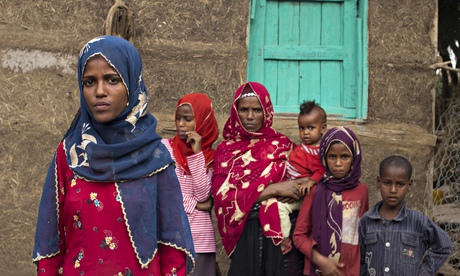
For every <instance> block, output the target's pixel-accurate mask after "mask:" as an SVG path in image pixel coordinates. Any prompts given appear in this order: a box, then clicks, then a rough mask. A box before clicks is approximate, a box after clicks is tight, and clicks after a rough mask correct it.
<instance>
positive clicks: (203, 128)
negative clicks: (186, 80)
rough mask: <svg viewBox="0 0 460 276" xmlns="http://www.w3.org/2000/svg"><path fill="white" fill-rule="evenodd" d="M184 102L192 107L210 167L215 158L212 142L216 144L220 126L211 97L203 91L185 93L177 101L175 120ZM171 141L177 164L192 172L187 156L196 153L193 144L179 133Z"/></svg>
mask: <svg viewBox="0 0 460 276" xmlns="http://www.w3.org/2000/svg"><path fill="white" fill-rule="evenodd" d="M184 104H188V105H190V107H191V108H192V112H193V116H194V118H195V123H196V128H195V131H196V132H197V133H198V134H199V135H200V136H201V151H202V152H203V154H204V159H205V162H206V166H207V168H208V169H209V168H210V167H212V162H213V160H214V149H213V148H212V144H214V142H215V141H216V140H217V136H218V135H219V128H218V126H217V120H216V117H215V116H214V109H213V108H212V102H211V99H209V98H208V96H206V95H205V94H203V93H193V94H187V95H185V96H184V97H182V98H181V99H180V100H179V101H178V102H177V106H176V111H175V112H174V121H175V120H176V119H175V118H176V113H177V109H178V108H179V107H180V106H182V105H184ZM176 123H177V122H176ZM176 129H177V126H176ZM169 142H170V144H171V147H172V149H173V152H174V157H176V162H177V165H178V166H180V167H181V168H182V169H183V170H184V171H185V172H186V173H187V174H190V169H189V168H188V164H187V156H189V155H193V154H195V153H194V152H193V149H192V146H191V145H190V143H186V142H185V141H184V140H181V139H180V138H179V136H178V135H177V134H176V136H174V137H173V138H172V139H170V140H169Z"/></svg>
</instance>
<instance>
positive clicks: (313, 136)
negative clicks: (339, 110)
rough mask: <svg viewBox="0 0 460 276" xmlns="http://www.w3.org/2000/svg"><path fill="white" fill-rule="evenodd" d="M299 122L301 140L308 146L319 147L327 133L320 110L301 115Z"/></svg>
mask: <svg viewBox="0 0 460 276" xmlns="http://www.w3.org/2000/svg"><path fill="white" fill-rule="evenodd" d="M297 122H298V124H299V137H300V140H301V141H302V142H303V143H304V144H306V145H310V146H319V144H320V142H321V137H323V134H324V132H325V131H326V123H322V122H321V117H320V114H319V112H318V110H316V109H313V110H312V111H311V112H310V114H301V115H299V118H298V119H297Z"/></svg>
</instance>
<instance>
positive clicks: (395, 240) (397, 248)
mask: <svg viewBox="0 0 460 276" xmlns="http://www.w3.org/2000/svg"><path fill="white" fill-rule="evenodd" d="M411 177H412V165H411V163H410V162H409V161H408V160H407V159H406V158H404V157H401V156H390V157H387V158H385V159H384V160H383V161H382V162H381V163H380V168H379V176H378V177H377V188H378V189H379V190H380V194H381V196H382V201H380V202H379V203H377V204H376V205H375V206H374V207H372V208H371V209H370V210H369V211H368V212H367V213H365V214H364V215H363V217H362V218H361V220H360V223H359V243H360V250H361V275H372V276H377V275H405V276H407V275H435V274H436V272H437V271H438V270H439V269H440V268H441V266H442V265H443V264H444V262H445V261H446V260H447V258H448V257H449V255H450V254H451V253H452V241H451V240H450V238H449V236H447V234H446V233H445V232H444V231H443V230H442V229H441V228H440V227H439V226H437V225H436V224H435V223H434V222H433V221H431V220H430V219H429V218H427V217H426V216H425V215H423V214H422V213H420V212H417V211H415V210H411V209H409V208H407V207H406V202H405V200H404V199H405V196H406V193H407V192H409V191H410V189H411V187H412V178H411Z"/></svg>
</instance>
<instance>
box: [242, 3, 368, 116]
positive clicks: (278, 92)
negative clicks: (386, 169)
mask: <svg viewBox="0 0 460 276" xmlns="http://www.w3.org/2000/svg"><path fill="white" fill-rule="evenodd" d="M364 2H366V1H362V0H361V1H359V0H307V1H302V0H290V1H286V0H275V1H272V0H252V2H251V6H250V12H249V17H250V19H249V20H250V24H249V53H248V73H247V79H248V81H257V82H261V83H263V84H264V85H265V86H266V87H267V89H268V91H269V92H270V94H271V96H272V101H273V104H274V106H275V112H277V113H298V110H299V104H300V103H302V102H303V101H305V100H316V102H317V103H319V104H320V105H321V106H322V107H323V108H324V109H325V110H326V112H327V113H328V115H331V116H338V117H340V118H344V119H346V118H350V119H364V118H365V116H366V115H365V114H366V112H367V85H366V83H367V75H364V72H365V71H366V70H365V69H366V64H365V61H366V56H365V54H363V53H365V52H366V51H365V50H366V46H365V45H364V43H363V37H364V35H363V34H365V28H364V27H363V24H362V22H363V18H362V15H363V14H364V13H365V12H364V11H365V10H366V7H365V3H364ZM364 22H365V21H364ZM364 91H366V92H364ZM364 94H366V95H364Z"/></svg>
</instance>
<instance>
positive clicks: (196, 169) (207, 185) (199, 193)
mask: <svg viewBox="0 0 460 276" xmlns="http://www.w3.org/2000/svg"><path fill="white" fill-rule="evenodd" d="M161 142H162V143H163V144H164V145H165V146H166V148H167V149H168V151H169V153H170V154H171V157H172V158H173V159H174V161H176V157H175V156H174V153H173V149H172V147H171V144H170V143H169V140H168V139H162V140H161ZM187 163H188V167H189V169H190V172H191V175H188V174H186V173H185V171H184V170H183V169H182V168H181V167H180V166H176V174H177V178H179V182H180V187H181V189H182V197H183V202H184V209H185V212H186V213H187V216H188V221H189V223H190V228H191V230H192V237H193V245H194V246H195V252H196V253H210V252H216V238H215V235H214V228H213V226H212V221H211V213H210V212H206V211H199V210H198V209H195V207H196V204H197V203H198V202H203V201H206V200H207V199H208V198H209V197H210V196H211V177H212V170H209V172H208V173H206V165H205V159H204V155H203V152H201V151H200V152H199V153H196V154H194V155H190V156H187Z"/></svg>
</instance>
